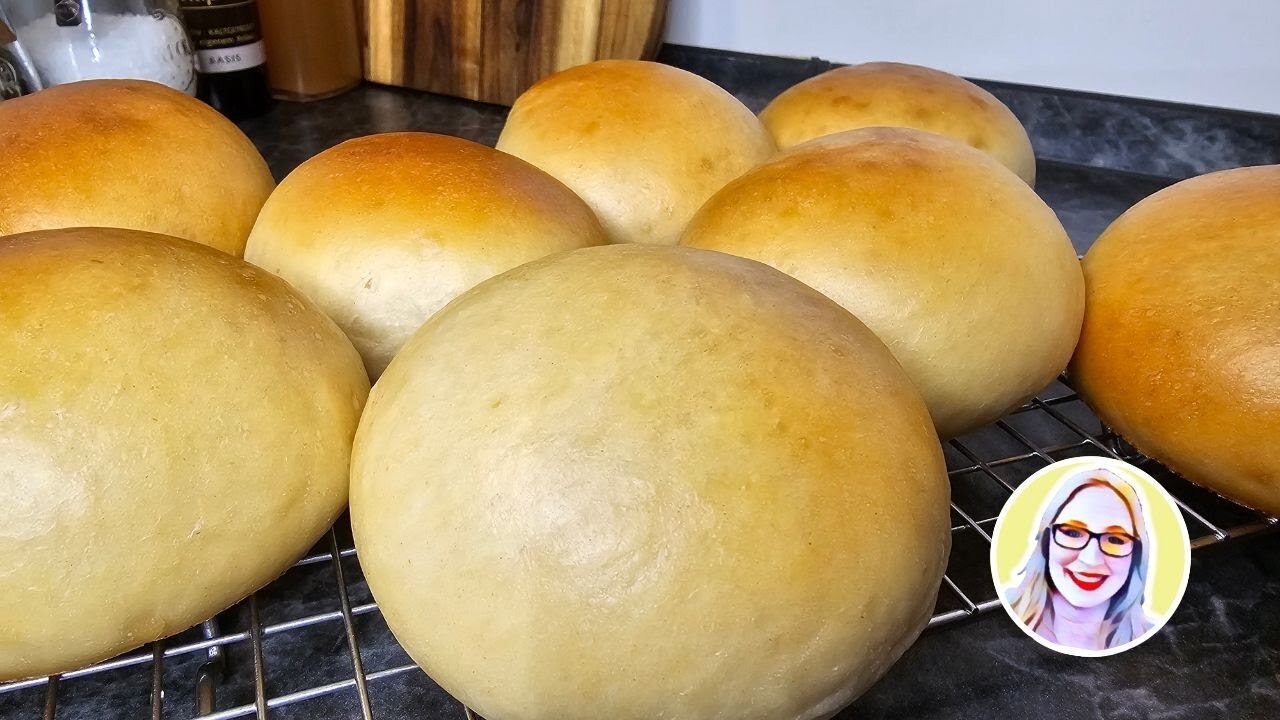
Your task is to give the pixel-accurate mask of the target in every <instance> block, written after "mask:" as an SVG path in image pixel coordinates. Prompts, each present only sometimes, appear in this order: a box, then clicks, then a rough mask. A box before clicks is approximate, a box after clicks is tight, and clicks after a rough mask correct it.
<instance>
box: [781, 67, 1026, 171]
mask: <svg viewBox="0 0 1280 720" xmlns="http://www.w3.org/2000/svg"><path fill="white" fill-rule="evenodd" d="M760 119H761V120H763V121H764V124H765V126H766V127H768V128H769V132H771V133H773V137H774V139H775V140H777V141H778V147H780V148H789V147H791V146H792V145H798V144H800V143H802V142H806V141H808V140H812V139H814V138H816V137H821V136H823V135H831V134H832V133H838V132H842V131H845V130H856V129H858V128H865V127H878V126H880V127H908V128H915V129H916V130H924V131H927V132H932V133H937V134H939V135H946V136H947V137H949V138H952V139H954V140H959V141H960V142H962V143H964V144H966V145H969V146H972V147H975V148H977V149H979V150H982V151H984V152H986V153H988V154H990V155H991V156H992V157H994V158H995V159H997V160H999V161H1000V162H1001V164H1003V165H1004V166H1005V167H1007V168H1009V169H1010V170H1012V171H1014V172H1015V173H1017V174H1018V176H1019V177H1021V178H1022V179H1023V180H1026V181H1027V184H1028V185H1033V184H1035V180H1036V158H1035V154H1034V153H1033V152H1032V150H1031V139H1030V138H1028V137H1027V131H1026V129H1025V128H1023V127H1022V123H1020V122H1018V118H1017V117H1016V116H1015V115H1014V114H1013V113H1012V112H1011V111H1010V110H1009V108H1008V107H1006V106H1005V105H1004V103H1002V102H1000V101H999V100H997V99H996V97H995V96H994V95H992V94H991V93H989V92H987V91H986V90H983V89H982V88H980V87H978V86H977V85H974V84H973V83H971V82H969V81H968V80H965V79H964V78H962V77H958V76H956V75H952V74H951V73H946V72H942V71H941V70H934V69H932V68H927V67H920V66H919V65H904V64H902V63H889V62H873V63H864V64H862V65H850V66H847V67H841V68H836V69H835V70H829V71H827V72H825V73H822V74H821V75H818V76H816V77H812V78H809V79H808V80H805V81H804V82H801V83H799V84H797V85H795V86H793V87H791V88H790V89H788V90H786V91H785V92H783V93H782V94H781V95H779V96H778V97H777V98H775V99H774V100H773V102H771V103H769V105H768V107H766V108H765V109H764V111H763V112H761V113H760Z"/></svg>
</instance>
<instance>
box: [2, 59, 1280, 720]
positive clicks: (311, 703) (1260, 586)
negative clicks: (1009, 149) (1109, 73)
mask: <svg viewBox="0 0 1280 720" xmlns="http://www.w3.org/2000/svg"><path fill="white" fill-rule="evenodd" d="M662 59H663V60H665V61H667V62H671V63H672V64H675V65H679V66H682V67H686V68H688V69H691V70H693V71H695V72H699V73H701V74H703V75H705V76H707V77H710V78H711V79H713V80H715V81H716V82H718V83H720V84H721V85H723V86H724V87H726V88H728V89H729V90H730V91H731V92H734V93H735V94H736V95H737V96H738V97H740V98H741V99H742V100H743V101H744V102H745V103H746V104H747V105H748V106H750V107H752V109H754V110H759V109H760V107H762V106H763V104H764V103H765V102H767V101H768V99H770V98H771V97H773V96H774V95H775V94H776V93H777V92H779V91H781V90H782V89H784V88H786V87H787V86H789V85H790V84H792V83H794V82H796V81H798V80H800V79H802V78H803V77H806V76H809V75H812V74H815V73H817V72H821V71H822V70H825V69H827V68H828V67H830V65H829V64H827V63H824V62H822V61H819V60H778V59H761V58H754V57H750V56H739V55H733V54H728V53H710V52H704V51H698V50H694V49H689V48H679V47H667V48H665V49H664V51H663V56H662ZM987 86H988V87H989V88H990V89H992V91H993V92H996V93H997V94H998V95H999V96H1000V97H1001V99H1002V100H1004V101H1005V102H1006V103H1008V104H1009V105H1010V106H1011V107H1012V108H1013V109H1014V110H1015V112H1017V113H1018V114H1019V116H1020V117H1021V118H1022V120H1023V122H1024V124H1026V125H1027V126H1028V128H1029V129H1030V131H1031V134H1032V138H1033V143H1034V144H1035V146H1036V149H1037V154H1038V155H1039V156H1040V158H1041V163H1040V167H1039V177H1038V182H1037V188H1036V189H1037V190H1038V191H1039V193H1040V194H1041V195H1042V196H1043V197H1044V199H1045V200H1046V201H1047V202H1048V204H1049V205H1050V206H1052V207H1053V208H1054V210H1056V211H1057V213H1058V215H1059V217H1060V218H1061V219H1062V221H1063V223H1064V225H1065V226H1066V228H1067V230H1068V231H1069V233H1070V235H1071V237H1072V239H1073V241H1074V243H1075V244H1076V247H1077V248H1078V249H1080V250H1082V251H1083V250H1084V249H1085V248H1087V247H1088V245H1089V244H1090V243H1091V242H1092V241H1093V240H1094V239H1095V238H1096V237H1097V235H1098V234H1099V233H1100V232H1101V231H1102V229H1103V228H1105V227H1106V225H1107V224H1108V223H1109V222H1111V221H1112V220H1113V219H1114V218H1115V217H1116V216H1117V215H1119V214H1120V213H1121V212H1122V211H1123V210H1124V209H1126V208H1127V207H1129V206H1130V205H1132V204H1133V203H1134V202H1136V201H1138V200H1140V199H1141V198H1143V197H1145V196H1147V195H1148V194H1150V193H1152V192H1154V191H1156V190H1158V189H1160V188H1161V187H1163V186H1165V185H1167V184H1169V183H1170V182H1172V181H1174V180H1175V179H1177V178H1179V177H1184V176H1186V175H1190V174H1194V173H1197V172H1204V171H1207V170H1213V169H1217V168H1221V167H1231V166H1234V165H1240V164H1260V163H1266V162H1277V157H1276V154H1277V153H1280V119H1277V118H1270V117H1266V116H1252V115H1247V114H1241V113H1231V112H1225V111H1211V110H1205V109H1202V108H1183V107H1177V106H1166V105H1162V104H1159V103H1135V102H1131V101H1117V100H1115V99H1109V98H1103V97H1098V96H1087V95H1082V94H1079V93H1055V92H1053V91H1046V90H1043V89H1036V88H1017V87H1012V86H1004V85H999V84H995V83H989V84H987ZM505 116H506V109H505V108H501V107H496V106H489V105H481V104H477V103H471V102H466V101H462V100H457V99H452V98H445V97H440V96H433V95H428V94H424V93H419V92H414V91H409V90H400V89H394V88H385V87H377V86H364V87H361V88H358V89H357V90H355V91H353V92H350V93H348V94H346V95H343V96H341V97H338V98H334V99H331V100H326V101H321V102H316V103H312V104H290V103H279V104H277V105H276V106H275V108H274V109H273V110H272V111H271V113H270V114H268V115H266V116H264V117H260V118H256V119H253V120H250V121H247V122H244V123H242V127H243V128H244V129H245V131H246V132H247V133H248V134H249V135H250V137H251V138H253V140H254V141H255V142H256V143H257V144H258V146H259V147H260V148H261V149H262V151H263V153H264V155H265V156H266V157H267V159H268V161H269V163H270V164H271V167H272V170H273V171H274V173H275V174H276V176H277V177H283V176H284V175H285V174H287V173H288V172H289V171H290V170H292V169H293V168H294V167H296V166H297V165H298V164H299V163H301V162H302V161H304V160H305V159H307V158H308V157H310V156H312V155H314V154H316V153H317V152H320V151H321V150H324V149H325V148H328V147H330V146H332V145H335V144H337V143H339V142H341V141H343V140H345V139H348V138H352V137H357V136H360V135H365V134H369V133H376V132H392V131H401V130H415V131H430V132H439V133H448V134H451V135H458V136H462V137H465V138H470V139H472V140H476V141H479V142H482V143H487V144H493V143H494V142H495V141H496V139H497V137H498V133H499V131H500V129H501V127H502V123H503V120H504V118H505ZM337 542H338V543H339V544H340V545H342V546H344V547H350V544H349V543H350V540H349V537H347V536H343V532H342V530H341V525H340V526H339V536H338V538H337ZM342 567H343V569H344V570H345V572H346V576H347V584H348V587H349V591H350V596H351V597H350V599H351V603H352V605H353V606H354V607H355V608H356V614H355V618H354V623H353V625H354V629H355V631H356V634H357V636H358V638H359V646H360V650H361V653H362V655H361V657H362V660H363V663H364V667H365V669H366V671H369V672H375V673H377V672H378V671H383V672H382V674H381V675H375V678H374V679H373V680H371V681H370V685H369V696H370V701H371V706H372V709H373V717H374V718H375V719H376V720H410V719H411V718H412V719H415V720H417V719H421V720H446V719H447V720H459V719H460V718H462V713H461V709H460V707H459V706H458V704H457V703H456V702H455V701H454V700H452V698H450V697H449V696H448V695H446V694H445V693H444V692H443V691H442V690H440V689H439V688H438V687H437V686H436V685H435V684H434V683H432V682H431V680H430V679H429V678H427V676H426V675H425V674H423V673H422V672H420V671H418V670H417V669H416V668H407V669H405V668H404V667H403V666H405V665H406V664H407V663H408V662H409V660H408V658H407V656H405V655H404V653H403V651H402V650H401V649H400V648H399V647H398V645H397V644H396V643H395V641H394V639H393V638H392V637H391V635H390V633H389V632H388V630H387V627H386V624H385V623H384V622H383V620H382V618H381V617H380V615H379V614H378V613H377V612H374V611H372V608H371V606H369V605H368V603H370V602H371V597H370V596H369V593H368V589H367V587H366V586H365V584H364V582H363V578H362V576H361V574H360V569H359V566H358V563H357V562H356V561H355V558H353V557H346V558H344V560H343V561H342ZM336 588H337V585H336V580H335V575H334V572H333V568H332V566H331V564H330V563H329V562H327V561H321V562H316V563H314V564H310V565H306V566H302V567H298V568H295V569H294V570H291V571H290V572H289V573H288V574H287V575H286V576H285V577H284V578H283V579H282V580H280V581H277V582H276V583H273V584H272V585H271V586H269V587H268V588H266V589H265V590H263V591H262V592H260V593H259V594H258V605H259V607H260V608H261V613H262V618H261V620H262V623H263V624H264V625H265V626H267V627H268V628H269V632H268V633H267V634H266V636H265V637H264V639H263V652H264V656H265V657H266V663H265V685H266V690H267V694H268V696H272V697H275V696H282V695H288V694H289V693H296V692H301V691H305V690H306V689H307V688H313V687H316V686H320V685H324V684H326V683H340V682H342V681H344V680H347V679H349V678H351V677H352V664H351V657H350V655H349V654H348V651H347V639H346V634H345V632H344V629H343V625H342V623H341V622H337V619H338V618H339V617H340V616H339V615H338V614H337V612H338V610H339V608H340V605H339V599H338V595H337V593H336V592H335V590H336ZM324 613H328V615H327V616H326V617H327V619H324V620H323V621H316V622H315V623H314V624H311V625H308V626H307V627H305V628H285V627H284V626H282V625H279V623H284V622H287V621H289V620H292V619H296V618H303V617H317V616H320V615H322V614H324ZM220 623H221V630H222V632H224V633H236V632H244V631H245V630H246V628H247V627H248V626H249V609H248V607H247V604H241V605H240V606H237V607H236V608H234V609H232V610H230V611H228V612H227V613H224V614H223V615H222V616H220ZM270 628H275V629H274V630H270ZM199 637H200V636H199V632H198V631H189V632H187V633H185V634H184V635H182V636H180V637H178V638H175V639H173V640H171V641H170V643H169V647H175V646H179V645H180V644H181V643H183V642H190V641H192V640H198V639H199ZM227 658H228V665H227V674H226V677H225V678H224V679H223V680H222V682H221V683H219V685H218V687H219V691H218V692H219V695H218V702H217V707H218V709H220V710H222V709H226V708H234V707H236V706H238V705H242V704H244V703H252V702H253V681H252V678H253V660H252V653H251V649H250V643H249V642H248V641H247V640H246V639H243V638H242V639H241V640H240V641H237V642H235V643H233V644H231V645H228V646H227ZM204 659H205V658H204V656H203V653H188V654H183V655H177V656H175V657H172V658H169V659H168V660H166V661H165V663H164V667H163V677H164V681H163V682H164V689H165V699H166V700H165V705H166V712H165V717H189V716H190V712H188V710H189V709H191V708H193V707H194V696H193V686H194V681H193V679H194V678H195V676H196V673H197V670H198V668H199V667H200V663H202V662H203V661H204ZM148 663H149V660H148ZM396 668H401V669H400V670H396ZM1278 673H1280V535H1277V534H1270V535H1263V536H1260V537H1256V538H1252V539H1246V540H1240V541H1236V542H1233V543H1228V544H1224V545H1221V546H1215V547H1212V548H1209V549H1206V550H1204V551H1198V552H1197V553H1196V555H1195V557H1194V559H1193V563H1192V573H1191V583H1190V587H1189V588H1188V590H1187V593H1186V596H1185V598H1184V600H1183V602H1182V604H1181V607H1180V609H1179V610H1178V611H1177V613H1176V614H1175V615H1174V617H1173V619H1172V621H1171V622H1170V623H1169V624H1168V625H1167V626H1166V627H1165V628H1164V629H1163V630H1162V631H1161V632H1160V633H1159V634H1158V635H1157V636H1155V637H1154V638H1152V639H1151V640H1149V641H1148V642H1146V643H1145V644H1143V645H1141V646H1140V647H1138V648H1136V649H1134V650H1131V651H1129V652H1127V653H1125V654H1122V655H1120V656H1116V657H1111V658H1106V659H1089V660H1086V659H1076V658H1070V657H1064V656H1059V655H1056V654H1054V653H1052V652H1050V651H1048V650H1045V649H1043V648H1042V647H1040V646H1039V645H1037V644H1036V643H1034V642H1032V641H1030V640H1029V639H1027V638H1026V637H1025V636H1024V635H1023V634H1022V632H1021V631H1020V630H1019V629H1017V628H1016V627H1015V626H1014V625H1013V623H1012V622H1011V621H1010V620H1009V619H1008V618H1007V617H1006V616H1005V615H1004V614H1003V613H1002V612H999V611H997V612H993V613H989V614H986V615H983V616H980V617H977V618H975V619H972V620H969V621H966V622H962V623H959V624H956V625H951V626H946V627H943V628H940V629H936V630H932V631H929V632H927V633H926V634H925V635H924V636H923V637H922V638H921V639H920V640H919V641H918V642H917V643H916V644H915V646H914V647H912V648H911V649H910V650H909V651H908V652H907V653H906V655H905V656H904V657H903V658H902V660H901V661H900V662H899V663H898V664H897V665H895V666H894V667H893V668H892V669H891V670H890V671H889V673H888V674H887V675H886V676H885V677H884V678H883V679H882V680H881V681H880V682H879V683H878V684H876V685H875V686H874V687H873V688H872V689H871V690H870V691H869V692H868V693H867V694H866V695H864V696H863V697H862V698H861V699H859V700H858V701H857V702H856V703H855V705H854V706H852V707H851V708H850V709H848V710H847V711H845V712H844V713H842V714H841V715H840V716H839V717H840V718H841V719H842V720H848V719H852V718H886V719H887V718H903V719H908V718H909V719H911V720H934V719H936V720H942V719H948V720H950V719H956V720H959V719H962V718H963V719H968V718H980V717H989V718H1019V719H1024V718H1025V719H1028V720H1039V719H1041V718H1043V719H1044V720H1074V719H1075V718H1081V719H1085V718H1089V719H1093V718H1113V719H1115V720H1130V719H1132V720H1138V719H1140V718H1150V719H1152V720H1173V719H1174V718H1178V719H1186V720H1219V719H1221V720H1227V719H1231V720H1236V719H1248V718H1258V719H1260V720H1261V719H1266V718H1280V675H1278ZM150 678H151V671H150V667H149V666H140V667H135V668H132V669H122V670H116V671H111V672H107V673H99V674H96V675H94V676H92V677H85V678H68V679H64V680H63V681H62V683H61V690H60V693H59V697H60V700H59V703H58V712H57V718H60V719H62V720H80V719H83V720H108V719H111V718H140V717H150V708H149V706H148V698H149V689H150V687H151V685H150ZM44 698H45V687H44V686H43V685H39V686H32V687H30V688H27V689H22V690H17V691H14V692H9V693H6V694H0V718H38V717H40V716H41V714H40V712H41V708H42V707H43V701H44ZM359 707H360V706H359V703H358V699H357V695H356V692H355V689H354V687H353V686H351V685H348V686H345V687H343V688H341V689H340V690H339V691H337V692H333V693H331V694H327V695H325V696H323V697H319V698H316V699H309V700H305V701H300V702H297V703H295V704H291V705H287V706H282V707H278V708H276V709H273V710H272V712H271V714H270V717H272V718H299V719H302V718H306V719H310V718H359V717H360V710H359ZM602 720H607V719H603V718H602Z"/></svg>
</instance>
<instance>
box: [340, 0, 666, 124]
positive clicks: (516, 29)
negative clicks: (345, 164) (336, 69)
mask: <svg viewBox="0 0 1280 720" xmlns="http://www.w3.org/2000/svg"><path fill="white" fill-rule="evenodd" d="M364 4H365V16H364V20H365V26H366V28H367V32H368V39H367V57H366V65H365V77H366V78H367V79H369V80H371V81H373V82H377V83H383V84H386V85H400V86H404V87H412V88H418V89H419V90H429V91H431V92H438V93H443V94H446V95H455V96H458V97H464V98H470V99H472V100H480V101H483V102H491V103H498V104H501V105H510V104H511V103H513V102H514V101H515V99H516V97H517V96H519V95H520V93H522V92H524V90H525V89H527V88H528V87H529V86H530V85H532V84H533V83H535V82H537V81H538V80H540V79H541V78H543V77H546V76H547V75H550V74H551V73H553V72H556V71H558V70H563V69H565V68H567V67H572V66H574V65H581V64H582V63H587V62H591V61H592V60H598V59H603V58H629V59H642V58H643V59H647V58H652V57H653V56H654V54H655V53H657V50H658V46H659V45H660V44H661V42H662V31H663V27H664V24H665V21H666V14H667V0H365V2H364Z"/></svg>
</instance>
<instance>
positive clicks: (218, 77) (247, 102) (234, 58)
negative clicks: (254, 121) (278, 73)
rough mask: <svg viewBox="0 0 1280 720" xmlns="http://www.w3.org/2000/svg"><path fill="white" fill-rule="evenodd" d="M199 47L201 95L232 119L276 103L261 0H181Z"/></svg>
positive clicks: (260, 111) (186, 18) (197, 58)
mask: <svg viewBox="0 0 1280 720" xmlns="http://www.w3.org/2000/svg"><path fill="white" fill-rule="evenodd" d="M178 5H179V7H180V8H181V9H182V19H183V21H185V22H186V24H187V30H188V31H189V32H190V33H191V43H192V45H194V46H195V49H196V69H197V70H198V71H199V75H200V87H199V97H200V99H201V100H203V101H205V102H207V103H209V104H210V105H212V106H213V107H214V108H215V109H216V110H217V111H218V112H220V113H222V114H223V115H226V116H227V117H229V118H231V119H232V120H241V119H243V118H248V117H253V116H255V115H261V114H262V113H264V112H266V111H267V110H268V109H269V108H270V107H271V91H270V90H269V88H268V84H267V68H266V62H267V53H266V47H265V43H264V42H263V41H262V27H261V25H260V23H259V19H258V3H257V2H256V0H178Z"/></svg>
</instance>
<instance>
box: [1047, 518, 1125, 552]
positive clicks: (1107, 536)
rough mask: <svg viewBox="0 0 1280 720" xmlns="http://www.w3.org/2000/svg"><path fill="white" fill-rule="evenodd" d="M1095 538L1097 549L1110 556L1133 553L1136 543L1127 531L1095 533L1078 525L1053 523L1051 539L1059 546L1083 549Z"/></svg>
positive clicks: (1069, 548)
mask: <svg viewBox="0 0 1280 720" xmlns="http://www.w3.org/2000/svg"><path fill="white" fill-rule="evenodd" d="M1094 538H1097V539H1098V549H1099V550H1101V551H1102V554H1103V555H1110V556H1111V557H1117V558H1122V557H1129V556H1130V555H1132V554H1133V548H1134V546H1136V545H1137V544H1138V539H1137V538H1135V537H1134V536H1132V535H1130V534H1128V533H1122V532H1104V533H1095V532H1089V531H1088V530H1086V529H1084V528H1082V527H1080V526H1078V525H1054V526H1053V541H1054V542H1055V543H1057V545H1058V546H1059V547H1064V548H1066V549H1068V550H1083V549H1085V546H1087V545H1088V544H1089V541H1090V540H1092V539H1094Z"/></svg>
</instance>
